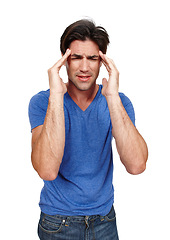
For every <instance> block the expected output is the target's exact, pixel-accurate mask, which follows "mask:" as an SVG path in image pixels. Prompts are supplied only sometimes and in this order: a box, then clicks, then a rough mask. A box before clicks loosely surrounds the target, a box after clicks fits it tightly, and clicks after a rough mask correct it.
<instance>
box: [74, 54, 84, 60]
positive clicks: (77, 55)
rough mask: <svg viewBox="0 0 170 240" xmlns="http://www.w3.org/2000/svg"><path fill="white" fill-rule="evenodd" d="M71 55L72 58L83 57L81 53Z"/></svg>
mask: <svg viewBox="0 0 170 240" xmlns="http://www.w3.org/2000/svg"><path fill="white" fill-rule="evenodd" d="M71 57H72V58H78V59H81V58H83V56H82V55H79V54H72V55H71Z"/></svg>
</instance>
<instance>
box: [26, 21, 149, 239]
mask: <svg viewBox="0 0 170 240" xmlns="http://www.w3.org/2000/svg"><path fill="white" fill-rule="evenodd" d="M108 43H109V36H108V34H107V32H106V30H105V29H104V28H102V27H96V26H95V24H94V23H93V22H91V21H89V20H80V21H77V22H75V23H73V24H71V25H70V26H69V27H67V28H66V30H65V31H64V33H63V35H62V37H61V45H60V48H61V53H62V58H61V59H60V60H59V61H58V62H57V63H56V64H55V65H54V66H53V67H52V68H50V69H49V70H48V75H49V86H50V89H49V90H47V91H41V92H40V93H38V94H36V95H35V96H34V97H33V98H32V99H31V101H30V105H29V117H30V123H31V129H32V155H31V159H32V164H33V167H34V169H35V170H36V171H37V173H38V174H39V176H40V177H41V178H42V179H43V180H44V187H43V189H42V192H41V200H40V208H41V217H40V221H39V227H38V234H39V238H40V239H41V240H49V239H63V240H67V239H71V240H83V239H89V240H91V239H96V240H117V239H118V233H117V227H116V217H115V211H114V207H113V203H114V188H113V185H112V177H113V176H112V175H113V158H112V146H111V145H112V137H114V138H115V141H116V147H117V150H118V153H119V155H120V160H121V161H122V163H123V164H124V166H125V168H126V170H127V171H128V172H129V173H131V174H140V173H142V172H143V171H144V170H145V167H146V161H147V156H148V151H147V146H146V143H145V141H144V139H143V138H142V137H141V135H140V134H139V132H138V131H137V129H136V127H135V116H134V109H133V105H132V103H131V102H130V100H129V99H128V98H127V97H126V96H125V95H124V94H123V93H119V92H118V88H119V72H118V70H117V69H116V66H115V64H114V62H113V60H111V59H109V58H108V57H107V56H106V55H105V54H106V50H107V45H108ZM102 64H104V66H105V67H106V69H107V71H108V74H109V79H108V80H107V79H105V78H104V79H103V81H102V85H97V84H96V80H97V77H98V74H99V70H100V67H101V65H102ZM63 65H65V66H66V69H67V74H68V82H67V84H65V83H64V82H63V81H62V79H61V78H60V75H59V71H60V68H61V67H62V66H63Z"/></svg>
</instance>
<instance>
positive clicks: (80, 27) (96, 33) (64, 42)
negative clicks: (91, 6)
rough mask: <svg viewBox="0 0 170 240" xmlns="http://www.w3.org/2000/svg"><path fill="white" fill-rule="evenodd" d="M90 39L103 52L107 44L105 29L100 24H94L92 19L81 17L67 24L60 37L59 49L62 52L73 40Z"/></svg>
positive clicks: (107, 36) (107, 37)
mask: <svg viewBox="0 0 170 240" xmlns="http://www.w3.org/2000/svg"><path fill="white" fill-rule="evenodd" d="M87 39H89V40H91V41H93V42H95V43H96V44H97V45H98V47H99V49H100V50H101V51H102V52H103V53H104V54H105V53H106V51H107V45H108V44H109V35H108V33H107V31H106V30H105V29H104V28H103V27H100V26H98V27H97V26H96V25H95V24H94V22H93V21H91V20H87V19H82V20H79V21H77V22H74V23H72V24H71V25H70V26H68V27H67V28H66V29H65V31H64V33H63V35H62V36H61V39H60V50H61V52H62V53H63V54H64V53H65V52H66V50H67V48H69V47H70V44H71V42H73V41H74V40H81V41H85V40H87Z"/></svg>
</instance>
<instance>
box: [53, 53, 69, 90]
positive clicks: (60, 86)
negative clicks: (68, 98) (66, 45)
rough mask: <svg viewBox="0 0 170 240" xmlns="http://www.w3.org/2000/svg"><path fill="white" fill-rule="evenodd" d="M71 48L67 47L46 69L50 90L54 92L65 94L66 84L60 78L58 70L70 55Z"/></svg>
mask: <svg viewBox="0 0 170 240" xmlns="http://www.w3.org/2000/svg"><path fill="white" fill-rule="evenodd" d="M70 54H71V50H70V49H67V51H66V53H65V54H64V55H63V56H62V58H61V59H60V60H59V61H58V62H57V63H56V64H55V65H54V66H53V67H51V68H50V69H49V70H48V76H49V85H50V92H54V93H55V94H65V93H66V92H67V87H66V84H65V83H64V82H63V80H62V79H61V78H60V75H59V71H60V69H61V67H62V66H63V65H64V64H65V62H66V61H67V58H68V57H69V56H70Z"/></svg>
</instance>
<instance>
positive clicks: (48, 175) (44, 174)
mask: <svg viewBox="0 0 170 240" xmlns="http://www.w3.org/2000/svg"><path fill="white" fill-rule="evenodd" d="M37 173H38V175H39V176H40V178H41V179H43V180H44V181H54V180H55V179H56V178H57V175H58V173H56V172H52V171H37Z"/></svg>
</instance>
